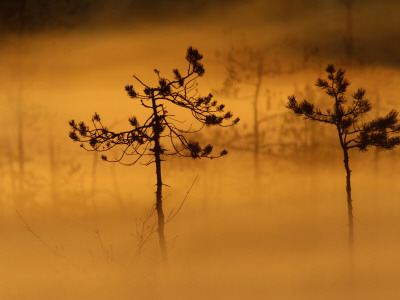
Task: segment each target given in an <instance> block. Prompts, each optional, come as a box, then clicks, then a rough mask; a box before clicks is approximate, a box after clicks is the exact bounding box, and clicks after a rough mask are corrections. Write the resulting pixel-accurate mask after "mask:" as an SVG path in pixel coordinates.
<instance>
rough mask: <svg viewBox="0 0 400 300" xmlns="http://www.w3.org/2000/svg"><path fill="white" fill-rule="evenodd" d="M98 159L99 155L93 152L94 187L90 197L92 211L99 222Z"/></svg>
mask: <svg viewBox="0 0 400 300" xmlns="http://www.w3.org/2000/svg"><path fill="white" fill-rule="evenodd" d="M97 157H98V153H97V152H96V151H95V152H93V164H92V186H91V189H90V194H91V195H90V197H91V199H92V209H93V213H94V216H95V218H96V220H97V217H98V210H97V203H96V198H97Z"/></svg>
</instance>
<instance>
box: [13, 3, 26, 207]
mask: <svg viewBox="0 0 400 300" xmlns="http://www.w3.org/2000/svg"><path fill="white" fill-rule="evenodd" d="M26 2H27V1H26V0H22V1H21V2H20V7H19V32H18V50H17V66H16V68H17V74H18V86H17V153H18V176H19V180H18V195H17V199H16V206H17V208H18V209H22V208H23V206H24V202H25V200H26V199H25V197H24V196H25V195H24V184H25V151H24V132H23V129H24V123H23V121H24V116H23V114H24V111H23V80H24V79H23V70H22V57H23V53H22V51H23V35H24V32H25V21H26V20H25V9H26Z"/></svg>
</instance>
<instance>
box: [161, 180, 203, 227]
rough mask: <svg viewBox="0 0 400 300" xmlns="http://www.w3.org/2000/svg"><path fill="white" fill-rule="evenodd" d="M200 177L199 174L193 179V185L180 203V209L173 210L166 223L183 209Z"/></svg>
mask: <svg viewBox="0 0 400 300" xmlns="http://www.w3.org/2000/svg"><path fill="white" fill-rule="evenodd" d="M198 177H199V175H197V176H196V178H195V179H194V180H193V182H192V185H191V186H190V188H189V189H188V191H187V192H186V195H185V198H183V201H182V202H181V204H180V205H179V207H178V209H177V210H176V211H174V209H172V210H171V212H170V213H169V215H168V218H167V221H166V222H165V224H167V223H169V222H171V221H172V220H173V219H174V218H175V217H176V216H177V214H178V213H179V211H180V210H181V209H182V207H183V205H184V204H185V202H186V199H187V197H188V195H189V193H190V191H191V190H192V188H193V186H194V184H195V183H196V180H197V178H198Z"/></svg>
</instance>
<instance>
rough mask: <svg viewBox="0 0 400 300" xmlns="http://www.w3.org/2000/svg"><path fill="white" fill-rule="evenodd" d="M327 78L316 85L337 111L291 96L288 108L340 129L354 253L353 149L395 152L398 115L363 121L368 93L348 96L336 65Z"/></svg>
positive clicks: (342, 74)
mask: <svg viewBox="0 0 400 300" xmlns="http://www.w3.org/2000/svg"><path fill="white" fill-rule="evenodd" d="M326 72H327V74H328V76H327V77H328V78H327V79H321V78H319V79H318V80H317V82H316V86H318V87H319V88H321V89H322V90H323V91H325V93H326V94H327V95H328V96H329V97H331V98H332V99H333V108H331V109H327V110H325V111H322V110H321V109H319V108H317V107H315V106H314V104H312V103H310V102H308V101H307V100H303V101H302V102H298V101H297V100H296V98H295V96H289V98H288V99H289V102H288V104H287V108H289V109H291V110H292V111H294V113H295V114H296V115H298V116H302V117H303V118H305V119H309V120H312V121H318V122H322V123H327V124H331V125H334V126H335V127H336V130H337V133H338V138H339V143H340V147H341V148H342V150H343V156H344V160H343V162H344V168H345V170H346V193H347V210H348V220H349V246H350V251H351V252H353V243H354V238H353V219H354V215H353V205H352V201H353V200H352V197H351V181H350V176H351V170H350V163H349V150H351V149H358V150H359V151H367V150H368V149H369V148H371V147H376V148H377V149H378V150H383V149H393V148H394V147H395V146H397V145H399V144H400V137H399V135H397V134H398V133H399V131H400V124H399V119H398V113H397V111H395V110H392V111H391V112H389V113H388V114H387V115H386V116H384V117H378V118H376V119H374V120H372V121H369V122H361V121H360V118H361V117H363V116H364V115H366V114H367V113H368V112H369V111H370V110H371V108H372V106H371V102H370V101H369V100H368V99H366V97H365V90H364V89H362V88H360V89H358V90H357V91H356V92H355V93H354V94H352V95H351V98H352V100H351V102H350V101H349V100H348V99H347V97H346V91H347V88H348V86H349V84H350V83H349V81H348V80H347V79H346V78H345V71H344V70H343V69H338V70H336V69H335V67H334V66H333V65H328V66H327V68H326Z"/></svg>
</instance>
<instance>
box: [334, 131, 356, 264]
mask: <svg viewBox="0 0 400 300" xmlns="http://www.w3.org/2000/svg"><path fill="white" fill-rule="evenodd" d="M337 130H338V134H339V141H340V145H341V147H342V150H343V156H344V159H343V163H344V168H345V170H346V193H347V215H348V220H349V250H350V255H351V257H352V258H353V253H354V249H353V245H354V234H353V233H354V227H353V220H354V217H353V203H352V202H353V200H352V199H351V180H350V177H351V170H350V166H349V152H348V149H347V146H346V144H345V141H344V140H343V136H342V131H341V129H340V127H339V126H337Z"/></svg>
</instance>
